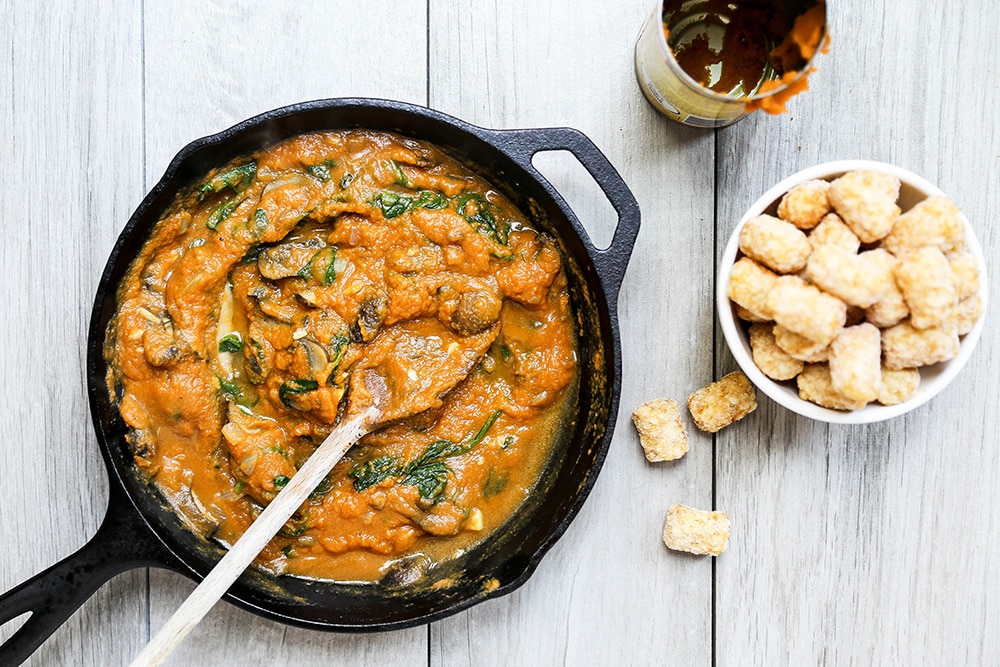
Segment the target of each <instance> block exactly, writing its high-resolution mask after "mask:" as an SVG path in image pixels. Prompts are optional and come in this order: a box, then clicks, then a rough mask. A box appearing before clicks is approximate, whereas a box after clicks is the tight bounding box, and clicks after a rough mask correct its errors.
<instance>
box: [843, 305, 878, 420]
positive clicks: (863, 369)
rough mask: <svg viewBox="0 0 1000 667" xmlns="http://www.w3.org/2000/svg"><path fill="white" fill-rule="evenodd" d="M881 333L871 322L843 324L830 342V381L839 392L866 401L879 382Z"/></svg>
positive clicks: (874, 391) (876, 392)
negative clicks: (846, 325)
mask: <svg viewBox="0 0 1000 667" xmlns="http://www.w3.org/2000/svg"><path fill="white" fill-rule="evenodd" d="M881 357H882V345H881V335H880V334H879V330H878V328H876V327H875V325H873V324H868V323H864V324H859V325H857V326H853V327H845V328H843V329H841V330H840V333H838V334H837V337H836V338H834V339H833V342H832V343H830V380H831V381H832V382H833V388H834V389H835V390H836V392H837V393H838V394H841V395H842V396H846V397H847V398H849V399H852V400H855V401H863V402H865V403H868V402H870V401H874V400H875V397H876V396H877V395H878V388H879V385H880V384H881V382H882V366H881V364H880V361H879V360H880V359H881Z"/></svg>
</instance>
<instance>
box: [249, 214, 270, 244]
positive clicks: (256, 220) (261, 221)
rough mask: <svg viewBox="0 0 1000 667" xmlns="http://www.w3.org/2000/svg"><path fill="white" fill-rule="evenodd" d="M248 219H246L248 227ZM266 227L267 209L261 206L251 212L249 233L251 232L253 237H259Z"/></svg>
mask: <svg viewBox="0 0 1000 667" xmlns="http://www.w3.org/2000/svg"><path fill="white" fill-rule="evenodd" d="M249 222H250V221H249V220H247V223H248V225H247V226H248V227H249ZM265 229H267V211H265V210H264V209H262V208H258V209H257V210H256V211H254V212H253V228H252V229H250V233H251V234H253V237H254V238H255V239H259V238H260V235H261V234H263V233H264V230H265Z"/></svg>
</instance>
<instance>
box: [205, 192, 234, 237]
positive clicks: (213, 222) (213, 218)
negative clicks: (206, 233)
mask: <svg viewBox="0 0 1000 667" xmlns="http://www.w3.org/2000/svg"><path fill="white" fill-rule="evenodd" d="M241 201H243V200H242V199H240V198H238V197H233V198H232V199H229V200H227V201H226V202H224V203H223V204H220V205H219V206H218V207H216V209H215V210H214V211H212V212H211V213H210V214H209V215H208V220H206V221H205V226H206V227H208V228H209V229H215V228H216V227H218V226H219V224H220V223H221V222H222V221H223V220H225V219H226V218H228V217H229V216H230V215H232V214H233V211H235V210H236V207H237V206H239V205H240V202H241Z"/></svg>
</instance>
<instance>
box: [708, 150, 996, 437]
mask: <svg viewBox="0 0 1000 667" xmlns="http://www.w3.org/2000/svg"><path fill="white" fill-rule="evenodd" d="M857 169H870V170H873V171H880V172H884V173H888V174H891V175H893V176H895V177H896V178H898V179H899V180H900V182H901V183H902V184H903V185H904V186H909V187H911V188H913V189H915V190H918V191H920V192H921V193H923V194H924V195H925V198H926V197H932V196H947V195H946V194H945V192H944V191H943V190H941V189H940V188H939V187H937V186H936V185H934V184H932V183H931V182H930V181H928V180H926V179H925V178H923V177H921V176H918V175H917V174H915V173H913V172H911V171H909V170H907V169H903V168H901V167H897V166H895V165H891V164H887V163H884V162H877V161H873V160H836V161H833V162H824V163H822V164H818V165H815V166H812V167H808V168H806V169H802V170H800V171H797V172H795V173H794V174H792V175H791V176H788V177H787V178H785V179H782V180H781V181H780V182H778V183H777V184H776V185H774V186H773V187H771V188H770V189H768V190H767V191H766V192H765V193H764V194H763V195H761V196H760V197H758V198H757V200H756V201H754V203H753V204H752V205H751V206H750V207H749V208H748V209H747V211H746V213H744V214H743V217H742V218H740V221H739V222H738V223H737V224H736V227H735V228H734V229H733V232H732V234H731V235H730V237H729V241H728V243H727V244H726V247H725V250H724V251H723V253H722V256H721V258H720V260H719V270H718V278H717V284H716V311H717V314H718V318H719V325H720V327H721V328H722V335H723V338H725V340H726V344H727V346H728V347H729V350H730V352H731V353H732V355H733V357H734V358H735V359H736V363H737V364H738V365H739V367H740V369H741V370H742V371H743V372H744V373H745V374H746V375H747V377H748V378H750V380H751V382H753V384H754V385H755V386H756V387H757V388H759V389H760V390H761V391H763V392H764V393H765V394H766V395H767V396H769V397H770V398H771V399H772V400H773V401H774V402H776V403H778V404H779V405H781V406H782V407H785V408H787V409H788V410H791V411H792V412H795V413H797V414H799V415H802V416H803V417H809V418H810V419H815V420H817V421H823V422H827V423H831V424H871V423H875V422H880V421H884V420H887V419H892V418H894V417H898V416H900V415H903V414H905V413H907V412H910V411H911V410H914V409H916V408H918V407H920V406H921V405H923V404H924V403H927V402H928V401H930V400H931V399H932V398H934V397H935V396H936V395H937V394H939V393H940V392H941V391H942V390H943V389H944V388H945V387H946V386H948V384H949V383H950V382H951V381H952V380H953V379H954V378H955V377H956V376H957V375H958V374H959V372H960V371H961V370H962V368H963V367H964V366H965V364H966V363H968V361H969V359H970V358H971V356H972V353H973V351H974V350H975V348H976V344H977V343H978V342H979V339H980V337H981V335H982V331H983V325H984V322H985V321H986V308H987V304H988V303H989V298H988V283H989V279H988V277H987V270H986V261H985V257H984V256H983V250H982V246H981V245H980V243H979V238H978V237H977V236H976V233H975V230H974V229H973V228H972V225H971V224H970V223H969V220H968V218H966V217H965V214H964V213H960V216H961V219H962V222H963V223H964V224H965V230H966V238H965V241H966V247H967V250H968V251H969V252H970V253H972V255H973V256H974V257H975V258H976V262H977V263H978V265H979V292H978V294H979V297H980V298H981V299H982V302H983V313H982V314H981V315H980V317H979V320H978V321H977V322H976V324H975V325H974V326H973V328H972V330H971V331H970V332H969V333H967V334H966V335H965V336H963V337H962V340H961V344H960V348H959V353H958V355H957V356H955V357H954V358H952V359H949V360H948V361H943V362H940V363H937V364H934V365H932V366H925V367H923V368H921V382H920V387H919V388H918V389H917V393H916V394H915V395H914V396H913V397H911V398H910V399H909V400H907V401H904V402H902V403H899V404H897V405H879V404H878V403H869V404H868V405H867V406H866V407H864V408H862V409H860V410H853V411H841V410H833V409H830V408H825V407H822V406H820V405H816V404H815V403H810V402H809V401H806V400H805V399H802V398H799V397H798V395H797V394H796V393H794V392H793V390H792V389H791V388H790V387H789V386H787V385H786V384H782V383H779V382H776V381H775V380H772V379H771V378H769V377H767V376H766V375H764V373H763V372H762V371H761V370H760V369H759V368H757V365H756V364H755V363H754V362H753V358H752V357H751V355H750V351H749V349H750V348H749V341H748V339H747V336H746V334H745V332H744V331H743V329H742V327H741V326H740V325H739V324H738V318H737V317H736V315H735V313H734V308H733V306H732V303H731V302H730V300H729V295H728V293H727V284H728V282H729V274H730V271H731V269H732V266H733V264H734V263H735V261H736V255H737V254H738V252H739V235H740V230H742V229H743V225H745V224H746V222H747V221H748V220H750V219H751V218H754V217H756V216H758V215H760V214H762V213H763V212H764V211H766V210H767V209H768V208H769V207H770V206H771V205H772V204H774V203H776V202H777V201H778V200H779V198H780V197H781V196H782V195H784V194H785V193H786V192H788V190H790V189H791V188H792V187H793V186H795V185H798V184H799V183H802V182H804V181H809V180H817V179H818V180H832V179H833V178H836V177H837V176H840V175H841V174H844V173H847V172H848V171H854V170H857ZM925 373H927V375H929V377H927V376H925Z"/></svg>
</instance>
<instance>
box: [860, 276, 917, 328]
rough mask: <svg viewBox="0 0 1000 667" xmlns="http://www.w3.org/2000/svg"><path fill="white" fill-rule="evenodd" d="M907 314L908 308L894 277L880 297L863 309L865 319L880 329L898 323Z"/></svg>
mask: <svg viewBox="0 0 1000 667" xmlns="http://www.w3.org/2000/svg"><path fill="white" fill-rule="evenodd" d="M909 315H910V309H909V308H907V306H906V301H905V300H904V299H903V293H902V292H900V291H899V287H898V286H897V285H896V280H895V277H894V278H893V280H892V282H891V283H890V285H889V289H887V290H886V292H885V294H883V295H882V298H881V299H879V300H878V301H876V302H875V303H873V304H872V305H871V306H869V307H868V308H866V309H865V319H866V320H868V321H869V322H871V323H872V324H874V325H875V326H877V327H879V328H881V329H884V328H886V327H891V326H892V325H894V324H899V323H900V322H902V321H903V320H904V319H906V318H907V317H908V316H909Z"/></svg>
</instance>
